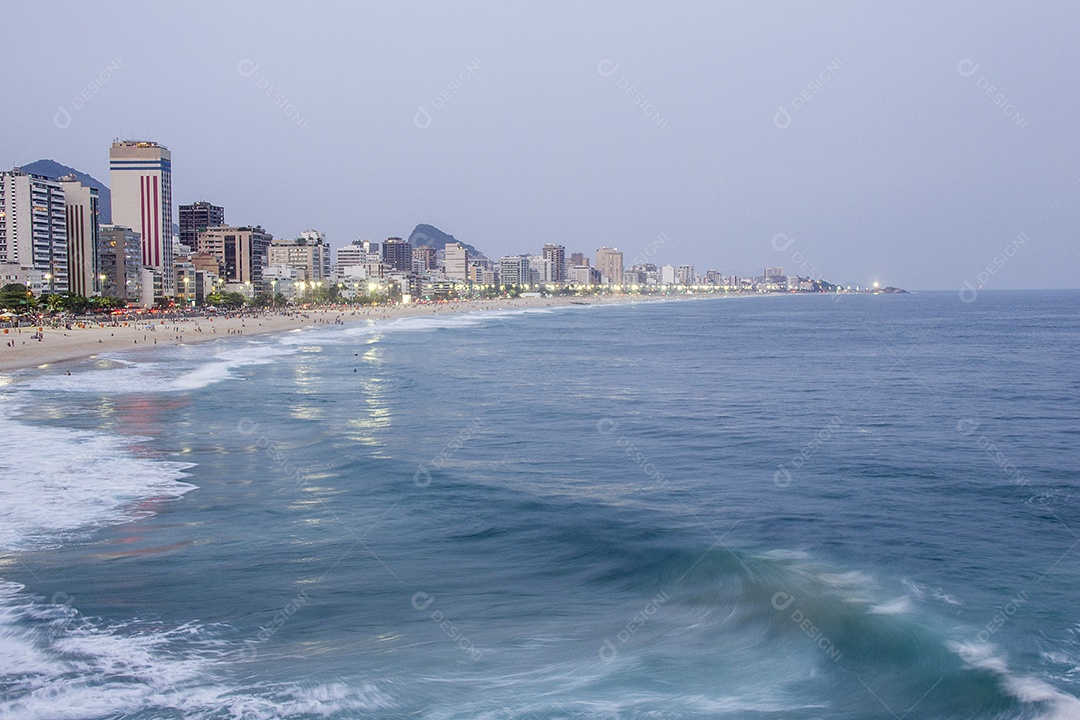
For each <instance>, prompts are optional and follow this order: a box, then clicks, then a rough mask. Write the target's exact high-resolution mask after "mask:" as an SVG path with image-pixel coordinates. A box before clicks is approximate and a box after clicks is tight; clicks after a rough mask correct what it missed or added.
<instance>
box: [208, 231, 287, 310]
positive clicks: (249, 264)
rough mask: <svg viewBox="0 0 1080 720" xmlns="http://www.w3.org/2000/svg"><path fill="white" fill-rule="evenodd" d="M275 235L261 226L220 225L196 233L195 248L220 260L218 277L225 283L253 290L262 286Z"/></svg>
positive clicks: (260, 289) (255, 290) (262, 289)
mask: <svg viewBox="0 0 1080 720" xmlns="http://www.w3.org/2000/svg"><path fill="white" fill-rule="evenodd" d="M273 240H274V238H273V236H271V235H270V233H268V232H266V231H265V230H263V229H262V228H261V227H233V226H231V225H221V226H219V227H209V228H206V229H205V230H202V231H200V232H199V234H198V236H197V237H196V238H195V250H196V252H200V253H210V254H211V255H214V256H215V257H217V259H218V260H219V261H220V262H221V269H222V276H221V279H222V280H224V281H225V282H226V283H239V284H243V285H249V287H250V288H251V292H252V293H260V292H263V291H264V290H265V288H263V270H264V269H265V268H266V266H267V265H268V264H269V263H268V259H269V257H268V256H269V251H270V243H271V242H273Z"/></svg>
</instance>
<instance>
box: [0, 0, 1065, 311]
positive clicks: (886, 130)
mask: <svg viewBox="0 0 1080 720" xmlns="http://www.w3.org/2000/svg"><path fill="white" fill-rule="evenodd" d="M5 24H6V25H7V28H8V32H7V33H5V40H4V45H5V47H4V59H5V65H6V67H5V71H4V73H3V74H2V75H0V90H2V92H0V98H3V100H2V105H3V109H4V113H3V118H4V120H3V121H2V127H3V132H2V134H0V168H4V169H8V168H11V167H14V166H18V165H20V164H28V163H30V162H32V161H34V160H38V159H41V158H51V159H54V160H56V161H58V162H60V163H63V164H65V165H70V166H73V167H75V168H78V169H79V170H82V171H84V172H88V173H90V174H91V175H93V176H94V177H96V178H98V179H99V180H101V181H103V182H105V183H106V184H108V149H109V145H110V144H111V142H112V141H113V140H114V139H117V138H126V139H144V140H154V141H157V142H159V143H161V144H163V145H165V146H167V147H168V148H169V149H170V150H171V152H172V162H173V203H174V213H175V207H176V206H177V205H179V204H183V203H189V202H193V201H195V200H207V201H210V202H213V203H215V204H218V205H223V206H224V207H225V217H226V221H227V222H229V223H231V224H258V225H262V226H263V227H264V228H266V229H267V230H268V231H269V232H271V233H272V234H273V235H274V236H275V237H295V236H296V235H297V234H298V233H299V232H300V231H301V230H304V229H306V228H315V229H318V230H321V231H322V232H324V233H326V236H327V239H328V241H329V242H330V244H331V245H333V246H334V247H340V246H342V245H345V244H347V243H349V242H351V241H353V240H355V239H357V238H365V239H373V240H382V239H385V238H386V237H389V236H406V237H407V236H408V233H409V232H410V231H411V230H412V228H413V227H414V226H415V225H417V224H418V223H429V224H431V225H435V226H436V227H438V228H440V229H441V230H443V231H445V232H448V233H451V234H453V235H455V236H456V237H457V238H458V239H459V240H462V241H464V242H468V243H470V244H472V245H474V246H476V247H478V248H479V249H481V250H482V251H484V252H485V253H486V254H487V255H488V256H489V257H492V258H497V257H498V256H500V255H504V254H517V253H528V252H532V253H539V251H540V248H541V246H542V245H543V244H544V243H548V242H555V243H559V244H562V245H565V246H566V248H567V253H570V252H574V251H582V252H585V253H586V254H589V255H594V254H595V251H596V249H597V248H599V247H602V246H612V247H617V248H619V249H620V250H622V251H623V252H624V255H625V263H626V265H627V266H629V265H630V264H632V263H633V262H635V261H641V260H643V259H648V260H649V261H651V262H656V263H658V264H673V265H679V264H693V265H694V266H695V269H696V270H697V271H698V272H702V273H703V272H704V271H705V270H707V269H710V268H714V269H717V270H719V271H720V272H721V273H723V274H725V275H728V274H736V275H757V274H760V273H761V272H762V270H763V268H764V267H766V266H768V267H774V266H780V267H784V268H785V269H786V271H787V272H788V273H789V274H799V275H802V276H807V275H809V276H813V277H820V278H824V279H826V280H829V281H832V282H839V283H841V284H845V285H846V284H852V285H853V284H862V285H867V284H869V283H871V282H874V281H878V282H881V283H882V284H884V285H894V286H899V287H904V288H907V289H913V290H931V289H937V290H960V289H963V288H965V287H966V284H970V285H971V286H972V287H981V288H986V289H1015V288H1077V287H1080V272H1078V271H1080V243H1078V242H1077V227H1078V219H1080V143H1078V142H1077V137H1078V128H1080V93H1078V92H1077V91H1076V87H1077V84H1076V72H1077V68H1080V43H1077V42H1076V37H1077V36H1078V34H1080V4H1078V3H1075V2H1044V3H1037V4H1036V3H1006V2H996V1H989V2H987V1H979V2H950V3H941V2H938V1H937V0H932V1H924V0H884V1H883V2H851V3H834V2H828V3H806V2H759V1H758V0H754V1H753V2H749V1H746V2H739V3H720V2H687V3H675V4H670V3H638V2H580V1H568V2H540V3H509V2H454V3H434V2H424V3H409V2H403V3H399V2H394V3H391V2H382V3H359V2H341V3H334V2H324V3H314V2H312V3H307V2H306V3H303V4H301V3H274V2H259V3H238V2H227V3H226V2H220V1H214V2H208V1H204V0H178V1H177V2H171V1H168V0H167V1H166V2H162V3H145V2H130V3H126V2H109V1H104V2H93V3H91V2H79V3H74V2H70V3H69V2H63V3H60V2H35V3H10V4H9V5H8V7H6V8H5Z"/></svg>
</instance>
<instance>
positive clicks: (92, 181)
mask: <svg viewBox="0 0 1080 720" xmlns="http://www.w3.org/2000/svg"><path fill="white" fill-rule="evenodd" d="M20 169H21V170H22V171H23V172H28V173H33V174H34V175H44V176H45V177H49V178H61V177H63V176H64V175H74V176H75V177H76V179H78V181H79V182H81V183H82V184H83V185H86V186H87V187H92V188H97V191H98V220H99V221H100V222H101V223H102V224H103V225H104V224H106V223H110V222H112V194H111V193H110V192H109V188H108V186H107V185H105V183H103V182H101V181H99V180H97V179H96V178H94V177H93V176H92V175H87V174H86V173H84V172H80V171H78V170H76V169H75V168H73V167H68V166H67V165H61V164H60V163H58V162H56V161H55V160H37V161H36V162H32V163H30V164H29V165H23V166H22V167H21V168H20Z"/></svg>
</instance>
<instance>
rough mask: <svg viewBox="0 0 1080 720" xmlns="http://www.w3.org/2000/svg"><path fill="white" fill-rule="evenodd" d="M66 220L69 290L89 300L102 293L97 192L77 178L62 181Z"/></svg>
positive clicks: (61, 179) (66, 178)
mask: <svg viewBox="0 0 1080 720" xmlns="http://www.w3.org/2000/svg"><path fill="white" fill-rule="evenodd" d="M60 186H61V187H62V188H63V190H64V212H65V214H66V218H67V255H68V290H69V291H71V292H73V293H75V294H76V295H82V296H83V297H90V296H91V295H98V294H100V293H101V281H100V280H99V279H98V257H97V246H98V191H97V188H92V187H88V186H86V185H83V184H82V183H81V182H79V181H78V180H76V179H75V178H74V177H71V176H69V177H63V178H60Z"/></svg>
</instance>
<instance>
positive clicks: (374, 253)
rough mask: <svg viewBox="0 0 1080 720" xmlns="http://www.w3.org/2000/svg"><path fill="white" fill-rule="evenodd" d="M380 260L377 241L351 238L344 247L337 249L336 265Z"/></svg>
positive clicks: (341, 265)
mask: <svg viewBox="0 0 1080 720" xmlns="http://www.w3.org/2000/svg"><path fill="white" fill-rule="evenodd" d="M379 262H382V254H381V253H380V252H379V243H377V242H371V241H370V240H353V241H352V242H351V243H349V244H348V245H346V246H345V247H342V248H338V249H337V266H338V267H339V268H345V267H353V266H355V265H367V264H370V263H379Z"/></svg>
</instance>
